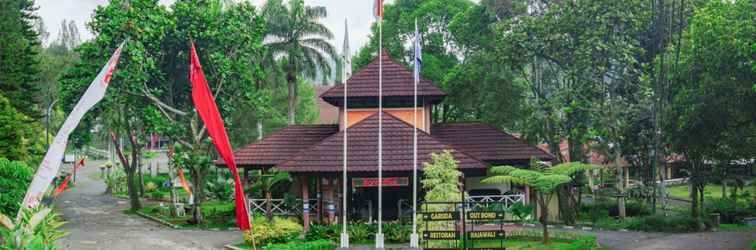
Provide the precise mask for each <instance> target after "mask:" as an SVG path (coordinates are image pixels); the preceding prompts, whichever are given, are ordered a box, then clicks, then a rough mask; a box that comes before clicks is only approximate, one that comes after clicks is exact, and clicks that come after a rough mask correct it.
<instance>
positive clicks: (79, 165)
mask: <svg viewBox="0 0 756 250" xmlns="http://www.w3.org/2000/svg"><path fill="white" fill-rule="evenodd" d="M84 159H86V158H81V160H79V163H78V164H76V166H75V167H74V168H76V170H79V169H80V168H82V167H84Z"/></svg>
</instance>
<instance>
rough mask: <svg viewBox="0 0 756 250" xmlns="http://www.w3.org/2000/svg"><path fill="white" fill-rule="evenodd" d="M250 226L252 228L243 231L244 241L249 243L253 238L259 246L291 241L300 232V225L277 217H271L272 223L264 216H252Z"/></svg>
mask: <svg viewBox="0 0 756 250" xmlns="http://www.w3.org/2000/svg"><path fill="white" fill-rule="evenodd" d="M252 227H253V228H252V230H250V231H247V232H245V233H244V241H246V242H248V243H251V242H252V240H253V239H254V241H255V243H257V244H256V245H260V246H265V245H268V244H276V243H284V242H289V241H293V240H295V239H297V238H298V237H299V235H300V234H302V225H299V223H297V222H295V221H293V220H289V219H282V218H278V217H276V218H273V222H272V223H271V222H268V220H267V219H265V218H264V217H254V218H252Z"/></svg>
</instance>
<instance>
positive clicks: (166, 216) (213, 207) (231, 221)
mask: <svg viewBox="0 0 756 250" xmlns="http://www.w3.org/2000/svg"><path fill="white" fill-rule="evenodd" d="M168 209H169V208H168V207H164V208H160V207H158V206H149V207H144V208H142V209H140V210H139V212H142V213H145V214H148V215H150V216H153V217H157V218H159V219H161V220H164V221H166V222H168V223H171V224H174V225H178V226H179V227H181V228H201V229H213V228H217V229H227V228H233V227H235V226H236V218H235V217H234V203H232V202H218V201H208V202H203V203H202V215H203V216H204V219H205V223H204V224H201V225H195V224H190V223H189V220H190V219H191V218H192V216H191V214H189V213H188V212H187V214H186V215H185V216H181V217H177V216H171V215H170V210H168Z"/></svg>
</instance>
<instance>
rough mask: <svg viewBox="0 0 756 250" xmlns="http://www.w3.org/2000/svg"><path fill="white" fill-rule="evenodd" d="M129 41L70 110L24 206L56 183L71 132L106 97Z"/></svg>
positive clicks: (32, 184) (31, 185)
mask: <svg viewBox="0 0 756 250" xmlns="http://www.w3.org/2000/svg"><path fill="white" fill-rule="evenodd" d="M125 43H126V42H125V41H124V42H122V43H121V45H119V46H118V49H116V51H115V52H114V53H113V55H112V56H111V57H110V60H108V64H106V65H105V66H104V67H102V69H101V70H100V73H99V74H97V77H95V79H94V81H92V83H91V84H89V88H87V91H86V92H84V95H83V96H82V97H81V99H79V102H77V103H76V106H74V108H73V110H72V111H71V113H69V114H68V117H66V121H65V122H63V126H61V127H60V130H58V133H57V134H55V138H54V139H53V141H52V144H50V148H49V149H47V153H46V154H45V158H43V159H42V163H41V164H40V165H39V168H37V173H35V174H34V179H33V180H32V182H31V184H30V185H29V189H28V190H27V191H26V196H25V197H24V201H23V203H22V207H34V206H37V204H39V201H40V200H41V199H42V197H43V196H44V194H45V191H47V189H48V188H49V187H50V183H52V180H53V178H55V175H56V174H57V173H58V169H60V163H61V160H63V154H64V153H65V151H66V145H67V144H68V136H69V135H71V132H73V130H74V129H76V126H78V125H79V122H80V121H81V119H82V118H83V117H84V114H86V113H87V111H89V110H90V109H91V108H92V107H93V106H94V105H95V104H97V103H98V102H99V101H100V100H102V98H103V97H105V91H106V90H107V88H108V83H109V82H110V78H111V77H112V76H113V71H115V68H116V64H118V58H119V57H120V56H121V50H122V49H123V45H124V44H125ZM20 212H21V211H19V214H20Z"/></svg>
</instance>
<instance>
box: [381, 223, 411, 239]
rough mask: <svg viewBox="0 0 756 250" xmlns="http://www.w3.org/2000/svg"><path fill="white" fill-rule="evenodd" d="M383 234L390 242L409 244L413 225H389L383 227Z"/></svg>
mask: <svg viewBox="0 0 756 250" xmlns="http://www.w3.org/2000/svg"><path fill="white" fill-rule="evenodd" d="M383 231H384V232H383V233H384V234H386V239H387V240H388V241H389V242H397V243H402V242H409V240H410V238H409V237H410V234H412V225H405V224H398V223H389V224H384V225H383Z"/></svg>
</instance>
